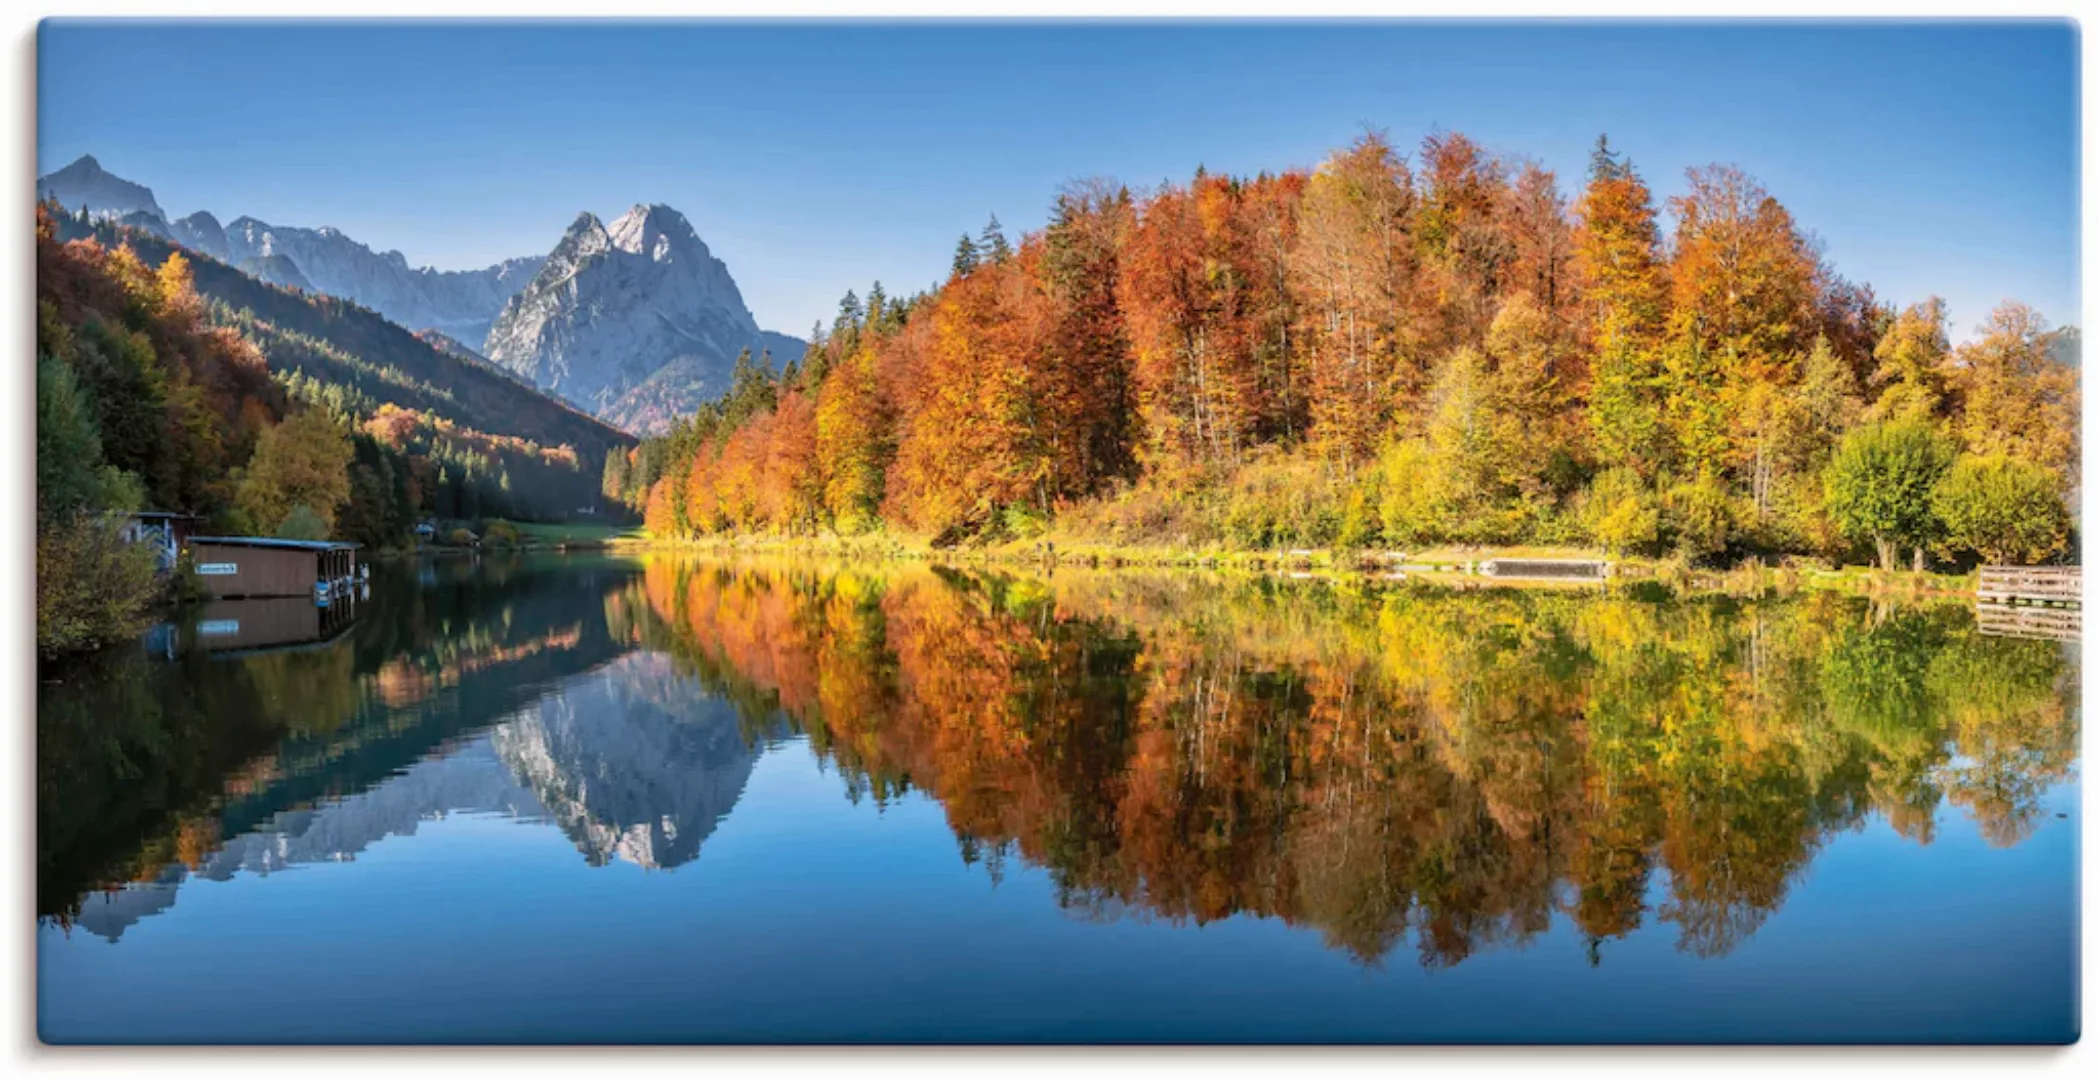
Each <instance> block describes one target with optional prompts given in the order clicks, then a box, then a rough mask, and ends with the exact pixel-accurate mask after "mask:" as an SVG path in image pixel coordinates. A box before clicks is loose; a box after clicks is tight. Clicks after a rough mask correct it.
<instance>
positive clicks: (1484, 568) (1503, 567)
mask: <svg viewBox="0 0 2099 1080" xmlns="http://www.w3.org/2000/svg"><path fill="white" fill-rule="evenodd" d="M1479 572H1480V573H1482V574H1485V575H1486V576H1488V577H1494V578H1509V579H1513V580H1518V581H1594V582H1602V581H1603V580H1604V579H1605V578H1607V577H1609V576H1610V572H1611V567H1610V564H1609V563H1606V562H1604V561H1602V560H1600V559H1511V558H1493V559H1488V560H1487V561H1485V562H1483V563H1480V564H1479Z"/></svg>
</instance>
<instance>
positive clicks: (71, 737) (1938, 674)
mask: <svg viewBox="0 0 2099 1080" xmlns="http://www.w3.org/2000/svg"><path fill="white" fill-rule="evenodd" d="M2077 677H2078V672H2077V667H2076V659H2075V654H2074V652H2072V651H2070V650H2069V649H2066V648H2065V647H2063V646H2059V645H2055V644H2051V643H2047V642H2040V641H2029V640H2017V639H2008V638H1993V637H1984V636H1981V635H1979V634H1977V633H1976V632H1975V630H1974V619H1973V615H1972V613H1971V612H1970V611H1969V610H1967V609H1966V608H1965V607H1964V606H1961V605H1958V604H1955V605H1945V606H1936V607H1923V608H1911V609H1888V608H1881V609H1875V608H1873V607H1870V606H1868V605H1867V604H1865V603H1864V602H1862V601H1858V600H1854V599H1849V598H1845V597H1840V596H1835V595H1829V594H1810V595H1805V596H1801V597H1797V598H1792V599H1785V600H1767V601H1760V602H1754V603H1748V602H1741V601H1736V600H1729V599H1722V598H1713V599H1698V600H1670V599H1667V598H1657V597H1651V596H1640V595H1627V594H1612V595H1602V596H1599V595H1598V594H1596V593H1595V592H1593V591H1584V592H1563V591H1550V590H1547V591H1515V590H1502V591H1485V592H1467V593H1462V594H1459V593H1450V592H1444V591H1440V590H1435V589H1431V588H1426V587H1422V586H1419V585H1412V584H1396V585H1395V584H1383V583H1377V582H1371V581H1367V580H1359V581H1350V582H1344V583H1322V582H1290V581H1279V580H1275V579H1268V578H1219V577H1208V576H1197V575H1187V574H1179V575H1163V574H1140V573H1128V572H1097V571H1078V570H1058V571H1056V572H1055V573H1053V574H1049V575H1033V576H1030V575H1016V574H1010V573H1004V572H989V571H965V570H957V569H952V568H945V567H939V566H930V565H925V564H918V563H882V564H867V563H826V562H816V561H796V560H739V561H733V562H728V561H710V560H701V559H694V558H688V557H672V556H662V557H658V556H651V557H649V558H648V559H647V560H646V561H645V562H644V563H643V564H642V565H640V566H639V567H636V566H635V565H634V564H633V563H631V562H622V561H619V560H599V561H594V562H576V561H566V560H563V561H551V562H547V561H532V560H522V561H518V562H516V563H515V564H514V565H513V564H512V563H490V564H489V565H476V566H472V567H470V568H466V569H442V568H441V569H440V570H438V571H435V572H433V573H432V574H431V575H430V576H429V578H428V580H418V579H417V578H416V577H414V576H411V575H407V574H398V575H389V576H386V577H383V578H380V579H375V596H374V602H373V603H372V604H371V605H370V606H369V607H368V608H367V609H366V610H365V612H364V613H363V614H362V615H361V616H360V619H359V621H358V623H357V624H356V625H355V626H354V627H353V629H352V631H351V633H350V634H349V635H347V636H346V637H345V638H344V639H341V640H340V641H338V642H337V643H336V644H333V645H331V646H329V647H328V648H325V649H319V650H307V651H293V652H287V653H280V654H268V655H257V656H249V657H244V658H240V659H237V660H224V659H221V660H212V659H207V658H204V657H201V656H194V655H193V656H185V657H183V658H181V659H180V660H179V661H178V662H175V663H161V662H159V661H149V660H148V659H147V658H146V657H145V656H144V655H143V654H142V653H139V652H136V651H133V652H128V653H127V652H121V651H120V652H118V653H114V654H112V655H110V656H109V657H106V658H105V659H104V660H103V661H101V662H100V663H98V665H96V666H95V667H93V668H83V669H81V670H79V671H76V672H74V673H70V674H68V675H67V676H66V677H65V679H64V680H63V682H61V683H59V684H56V685H48V686H46V687H45V688H44V692H43V693H42V694H40V699H39V707H38V723H39V740H38V743H39V745H38V781H39V788H38V799H39V804H38V870H39V873H38V890H39V891H38V905H39V911H40V912H41V913H42V914H44V915H46V916H48V917H51V918H53V919H55V920H57V921H59V922H61V923H65V922H67V921H68V920H71V919H73V918H75V917H77V916H78V913H79V912H80V911H81V901H82V897H83V895H91V894H93V892H94V891H96V890H101V889H108V888H111V887H114V886H117V885H121V884H122V883H124V882H142V883H155V885H154V887H155V888H158V889H159V890H160V891H159V893H156V894H153V895H147V894H148V893H149V892H151V889H132V890H126V891H125V892H124V893H123V894H122V895H121V897H118V895H117V894H114V893H113V894H111V897H112V898H120V899H122V900H124V901H125V903H123V904H118V905H117V907H121V908H123V909H124V910H123V911H117V910H115V909H112V911H111V912H110V913H108V914H109V920H110V921H111V926H112V927H115V928H116V929H114V930H111V931H110V936H114V933H116V932H120V931H121V926H122V925H128V923H127V922H125V920H132V919H136V918H137V917H139V916H140V915H142V914H150V910H148V909H151V910H158V907H165V906H166V905H167V904H168V903H171V902H172V900H171V899H170V898H169V897H170V896H171V895H172V894H171V893H170V892H169V890H171V889H172V888H173V887H174V884H175V883H179V881H180V880H181V879H182V878H183V877H184V875H185V874H190V873H204V874H206V875H207V876H210V875H213V874H218V873H222V872H223V873H230V872H232V870H231V869H230V868H233V867H236V866H242V865H247V864H248V863H249V862H254V861H255V860H256V859H264V858H266V857H268V858H289V859H296V858H300V857H306V856H303V855H301V854H300V852H301V851H303V850H304V849H303V848H298V847H297V845H296V844H295V843H294V841H295V840H297V839H298V838H292V837H288V836H286V835H284V834H283V829H284V827H285V826H284V822H285V821H286V820H287V819H286V818H285V815H287V814H291V815H295V816H296V815H305V816H304V817H301V818H300V819H299V820H301V821H308V822H323V823H324V824H326V823H327V822H325V821H323V819H324V818H326V817H327V816H328V814H331V813H332V815H333V817H334V818H340V819H343V820H341V821H335V822H333V823H332V824H329V828H331V829H333V830H335V832H334V833H331V834H329V835H328V836H316V837H314V838H312V844H311V845H309V846H313V847H314V851H315V852H320V853H321V854H322V855H325V854H326V853H328V852H332V851H336V848H331V847H329V846H328V844H329V843H336V842H337V841H340V843H337V847H341V846H342V844H344V843H349V841H344V840H342V837H347V836H350V835H351V834H352V833H355V835H356V836H358V837H365V836H367V835H369V836H370V837H377V836H380V835H387V834H400V833H402V832H404V831H410V830H412V828H413V825H414V822H415V820H417V815H418V814H420V813H422V812H423V811H424V809H428V808H432V807H437V808H440V809H443V808H454V807H462V808H463V807H469V806H472V807H483V806H485V807H495V808H509V810H510V811H511V812H513V813H530V814H543V815H545V817H546V819H547V820H550V821H552V822H554V823H555V824H557V825H558V826H559V827H561V828H562V829H563V830H564V831H565V832H567V833H568V834H569V835H570V838H571V839H572V840H574V841H575V843H576V846H577V848H578V850H579V851H581V852H582V854H583V857H584V858H585V859H586V860H588V861H590V862H591V863H593V864H598V863H603V862H606V861H608V860H610V859H613V858H620V859H624V860H628V861H635V862H640V863H642V864H643V865H651V866H662V867H666V868H668V867H673V866H676V865H680V864H683V863H685V862H689V861H691V860H693V859H694V858H696V857H697V854H698V848H699V845H700V844H701V842H702V841H703V839H704V838H705V837H706V836H707V835H708V834H709V833H710V832H711V831H712V829H713V826H714V823H715V822H716V821H718V820H719V819H721V818H722V817H723V816H724V815H726V814H727V813H728V812H729V807H730V806H731V805H732V804H733V803H734V802H735V801H736V800H737V799H738V798H740V797H741V794H742V791H743V788H744V781H745V778H746V777H748V776H749V775H750V772H751V769H752V767H753V763H754V762H755V760H756V757H757V754H758V753H759V752H761V751H762V749H763V748H764V746H765V745H767V744H773V743H775V741H776V740H778V739H780V738H782V737H783V735H786V734H789V733H794V732H799V733H801V734H805V735H806V736H807V738H808V741H809V745H810V747H811V748H812V749H813V750H814V752H815V753H816V754H818V755H819V756H820V758H822V759H823V760H824V761H825V762H826V763H827V764H829V765H831V766H835V769H836V772H837V774H838V775H839V776H841V777H842V778H843V781H844V784H845V794H846V796H847V797H848V798H850V799H852V800H854V801H856V802H858V801H862V800H872V801H873V802H875V803H877V804H883V803H887V802H889V801H892V800H895V799H897V798H899V797H900V796H902V795H903V794H905V793H907V792H914V791H915V792H922V793H924V794H926V795H929V796H930V797H932V798H933V799H935V800H937V801H938V803H939V804H940V806H941V808H942V811H943V812H944V813H945V815H946V819H947V823H948V826H949V827H950V828H951V829H952V830H953V832H954V835H955V839H956V844H957V847H958V849H959V856H960V858H961V859H962V860H964V861H965V862H967V863H970V864H978V863H981V864H983V867H984V870H985V872H986V873H987V874H988V875H989V876H990V877H991V878H992V880H993V881H994V882H996V881H998V880H999V879H1000V877H1001V875H1002V874H1004V873H1005V872H1006V871H1007V870H1008V868H1009V867H1011V866H1012V865H1014V861H1015V860H1020V861H1023V862H1025V863H1026V864H1029V865H1032V866H1036V867H1040V868H1042V869H1043V870H1044V871H1045V872H1046V873H1047V874H1048V875H1049V876H1050V879H1051V880H1052V882H1053V883H1054V886H1055V890H1056V897H1057V901H1058V902H1059V903H1060V904H1061V905H1063V906H1064V907H1065V908H1066V909H1067V910H1069V911H1071V912H1073V913H1074V914H1076V915H1078V916H1080V917H1083V918H1089V919H1103V920H1107V919H1117V918H1143V919H1161V920H1167V921H1170V922H1176V923H1180V922H1186V923H1195V924H1201V923H1207V922H1210V921H1213V920H1218V919H1223V918H1226V917H1228V916H1232V915H1235V914H1242V913H1244V914H1251V915H1256V916H1261V917H1274V918H1280V919H1283V920H1286V921H1287V922H1289V923H1291V924H1293V925H1299V926H1305V927H1311V928H1315V929H1316V930H1317V931H1318V932H1319V933H1320V934H1321V935H1322V936H1323V937H1324V939H1325V940H1326V942H1327V943H1328V944H1329V945H1330V946H1332V947H1334V948H1338V949H1343V950H1346V951H1347V952H1348V953H1349V954H1350V955H1352V956H1354V957H1357V958H1359V959H1361V960H1363V961H1365V962H1368V963H1381V962H1383V961H1384V960H1385V959H1386V958H1388V957H1390V956H1391V955H1392V954H1394V953H1395V952H1396V951H1399V950H1401V949H1403V948H1405V947H1407V945H1408V943H1410V942H1411V946H1412V948H1414V949H1416V950H1418V953H1419V962H1420V963H1422V964H1425V965H1429V966H1447V965H1452V964H1456V963H1458V962H1459V961H1462V960H1464V959H1465V958H1466V957H1468V956H1472V955H1475V954H1477V953H1479V952H1482V951H1484V950H1490V949H1495V948H1503V947H1511V946H1518V947H1520V946H1522V945H1523V944H1524V943H1526V942H1528V941H1529V940H1531V939H1532V938H1534V937H1535V936H1537V935H1539V934H1541V933H1543V932H1544V931H1545V930H1546V929H1547V928H1548V927H1549V926H1550V925H1551V924H1552V923H1554V922H1555V921H1556V920H1565V921H1570V922H1572V923H1573V924H1574V925H1575V926H1577V927H1578V928H1579V929H1580V931H1581V932H1582V934H1583V935H1584V936H1585V937H1586V938H1587V939H1588V943H1589V956H1590V958H1591V961H1592V962H1600V961H1601V960H1602V959H1605V958H1607V956H1608V951H1609V950H1608V943H1609V942H1611V941H1612V940H1615V939H1618V938H1623V937H1625V936H1626V935H1628V934H1631V933H1633V932H1635V931H1636V930H1638V929H1640V928H1641V927H1642V926H1643V925H1645V924H1648V923H1651V922H1658V923H1664V924H1669V925H1670V928H1671V929H1670V930H1669V932H1671V933H1673V935H1674V937H1675V939H1676V941H1677V943H1678V946H1679V947H1680V948H1681V949H1683V950H1685V951H1687V952H1689V953H1692V954H1695V955H1698V956H1718V955H1722V954H1724V953H1726V952H1728V951H1729V950H1730V949H1731V948H1733V947H1734V946H1736V945H1737V944H1739V943H1740V942H1741V941H1742V940H1743V939H1744V938H1745V937H1746V936H1748V935H1749V934H1751V933H1754V932H1755V931H1756V929H1757V928H1758V926H1759V925H1760V924H1761V923H1762V922H1763V921H1764V920H1765V919H1766V918H1767V917H1769V916H1770V914H1771V913H1772V912H1774V911H1776V910H1777V909H1778V907H1779V906H1780V905H1781V904H1782V903H1783V902H1784V901H1785V898H1786V892H1787V889H1788V887H1789V885H1790V884H1791V883H1792V882H1793V881H1795V880H1796V878H1797V876H1798V875H1799V874H1800V872H1801V871H1802V870H1803V869H1804V868H1805V867H1806V866H1807V865H1808V864H1809V862H1810V861H1811V860H1812V859H1813V858H1814V856H1815V854H1816V852H1817V851H1818V849H1819V848H1820V847H1821V845H1822V844H1823V843H1824V842H1825V841H1827V840H1828V839H1830V838H1832V837H1833V836H1835V835H1837V834H1838V833H1840V832H1842V831H1844V830H1849V829H1855V828H1858V827H1860V826H1861V825H1864V824H1866V823H1867V822H1868V821H1870V820H1872V819H1874V818H1875V817H1879V818H1883V819H1885V820H1886V821H1887V822H1888V823H1889V824H1890V825H1891V826H1892V827H1893V828H1894V829H1895V830H1896V831H1897V832H1898V833H1900V834H1901V835H1902V836H1904V837H1907V838H1908V839H1909V840H1911V841H1913V842H1915V843H1919V844H1929V843H1931V842H1932V840H1933V835H1934V830H1935V828H1936V827H1937V825H1938V823H1939V822H1941V821H1942V820H1944V819H1943V818H1942V816H1941V815H1943V814H1947V813H1958V814H1964V815H1966V816H1967V817H1969V818H1970V819H1972V820H1973V821H1974V822H1975V823H1976V824H1977V826H1978V827H1979V830H1980V833H1981V835H1982V836H1983V837H1984V838H1986V839H1987V840H1988V841H1989V842H1991V843H1993V844H1996V845H2000V846H2009V845H2012V844H2017V843H2019V842H2021V841H2022V840H2024V839H2025V838H2026V837H2027V836H2028V835H2029V834H2030V833H2031V832H2032V831H2033V829H2034V828H2035V825H2036V823H2037V819H2038V816H2039V814H2040V809H2039V807H2040V806H2041V805H2042V799H2043V796H2044V794H2045V793H2046V792H2047V790H2048V789H2049V788H2050V787H2051V786H2052V785H2054V784H2056V783H2058V782H2061V781H2063V780H2065V779H2067V778H2068V777H2069V775H2070V773H2071V770H2072V768H2073V766H2074V764H2075V758H2076V747H2077V714H2076V712H2075V705H2074V703H2075V701H2076V695H2077V687H2076V680H2077ZM446 762H449V763H450V764H447V765H444V767H442V768H440V767H438V765H440V764H444V763H446ZM494 770H501V773H500V774H499V773H498V772H496V771H494ZM394 787H399V788H400V790H398V791H396V790H393V788H394ZM363 796H369V797H363ZM361 797H363V798H361ZM350 800H357V801H356V802H355V804H354V805H345V803H346V802H347V801H350ZM519 808H523V809H519ZM310 810H311V811H314V813H308V811H310ZM317 814H318V815H321V816H318V817H317V816H316V815H317ZM351 818H356V819H357V821H356V822H351V821H350V820H349V819H351ZM353 826H354V827H353ZM360 829H361V830H362V831H359V830H360ZM336 834H340V835H336ZM258 835H261V836H263V837H264V839H267V840H268V842H269V843H270V844H275V845H276V847H275V848H271V849H270V850H269V851H261V849H260V848H257V847H256V844H257V843H259V842H260V841H256V840H254V838H255V837H256V836H258ZM331 837H332V839H331ZM287 845H289V846H287ZM264 846H265V847H267V846H268V845H267V844H265V845H264ZM352 846H354V844H353V845H352ZM250 849H255V851H261V854H255V852H254V851H250ZM279 849H282V850H279ZM244 852H245V853H247V854H244ZM273 852H274V854H272V853H273ZM309 854H311V853H309ZM250 855H254V858H250V857H249V856H250ZM312 857H316V858H318V857H321V855H313V856H312ZM156 897H157V898H156ZM112 902H113V901H112ZM127 905H128V906H127ZM156 905H158V907H156ZM132 908H137V909H138V911H135V912H134V911H132V910H131V909H132Z"/></svg>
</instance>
